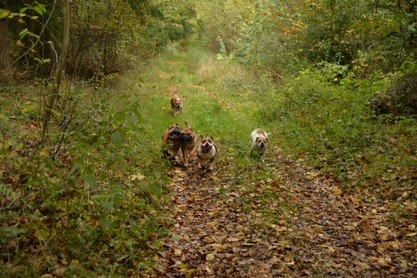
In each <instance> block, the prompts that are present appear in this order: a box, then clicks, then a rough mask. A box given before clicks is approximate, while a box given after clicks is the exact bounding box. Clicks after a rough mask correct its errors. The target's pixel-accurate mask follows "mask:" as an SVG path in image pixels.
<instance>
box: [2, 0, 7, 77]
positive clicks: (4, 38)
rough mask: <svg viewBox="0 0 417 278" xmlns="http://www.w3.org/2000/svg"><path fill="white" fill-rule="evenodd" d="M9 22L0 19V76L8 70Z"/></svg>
mask: <svg viewBox="0 0 417 278" xmlns="http://www.w3.org/2000/svg"><path fill="white" fill-rule="evenodd" d="M4 8H5V6H4V3H3V1H1V0H0V9H4ZM8 33H9V23H8V22H7V21H6V19H0V78H1V77H2V76H4V74H6V73H7V71H8V70H9V38H8Z"/></svg>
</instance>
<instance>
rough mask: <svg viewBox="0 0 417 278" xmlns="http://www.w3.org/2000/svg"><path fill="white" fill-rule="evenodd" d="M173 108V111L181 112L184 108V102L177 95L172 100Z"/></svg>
mask: <svg viewBox="0 0 417 278" xmlns="http://www.w3.org/2000/svg"><path fill="white" fill-rule="evenodd" d="M171 107H172V108H173V109H177V110H180V109H181V108H182V100H181V98H180V97H179V96H177V95H175V96H173V97H172V99H171Z"/></svg>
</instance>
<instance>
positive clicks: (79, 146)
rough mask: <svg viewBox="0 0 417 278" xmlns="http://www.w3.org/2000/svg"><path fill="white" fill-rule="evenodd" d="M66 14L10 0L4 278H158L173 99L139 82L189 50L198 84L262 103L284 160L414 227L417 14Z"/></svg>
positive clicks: (155, 6)
mask: <svg viewBox="0 0 417 278" xmlns="http://www.w3.org/2000/svg"><path fill="white" fill-rule="evenodd" d="M66 2H69V1H64V0H56V1H53V0H48V1H47V0H39V1H36V2H33V1H24V0H0V100H1V102H0V107H1V114H0V131H1V134H0V205H1V208H0V210H1V213H0V220H1V221H0V222H1V226H0V247H1V248H0V249H1V257H2V260H1V261H0V271H1V272H2V273H3V274H5V275H6V276H10V277H11V276H14V277H17V276H19V277H20V276H32V277H33V276H40V275H43V274H47V273H54V275H58V276H59V275H79V276H84V275H90V274H91V273H95V274H99V273H101V274H103V275H106V274H114V275H117V274H118V275H125V274H126V273H130V274H131V275H139V274H143V273H148V274H150V275H152V273H153V269H154V256H155V254H157V252H158V251H159V250H160V249H161V242H160V241H159V238H161V237H163V236H165V235H167V234H168V233H169V232H168V230H167V227H168V220H166V217H165V216H164V213H165V212H164V210H163V209H162V208H161V206H162V205H161V204H162V203H164V202H166V200H165V199H164V196H165V195H166V194H167V192H166V191H167V189H166V188H165V186H164V184H166V183H167V182H168V177H167V176H166V170H167V168H169V165H167V164H166V163H165V164H164V163H163V162H161V160H160V159H159V157H158V158H155V157H156V156H158V153H159V145H158V144H159V140H160V134H161V130H162V129H159V130H155V131H149V130H152V129H154V126H153V125H151V122H149V119H148V118H149V117H150V116H149V115H147V114H146V113H143V111H145V110H146V108H144V107H146V105H147V103H146V99H147V98H152V97H151V96H146V95H147V92H149V91H152V90H154V91H153V92H156V91H164V90H165V88H162V87H158V85H157V84H155V85H154V86H153V87H151V88H150V89H149V87H147V86H146V83H145V82H144V80H143V79H142V77H141V74H145V73H146V72H147V70H148V69H149V66H150V65H151V64H152V61H153V59H155V58H156V57H160V55H163V54H164V53H166V52H171V53H178V52H186V51H187V49H193V51H194V52H192V54H193V55H194V56H189V57H188V59H189V60H190V63H189V67H190V70H191V71H192V72H194V73H196V74H197V75H198V82H197V83H198V84H197V85H202V84H212V85H213V84H214V83H217V85H216V86H218V87H219V88H221V89H222V90H224V92H226V93H230V94H232V95H242V96H243V95H248V94H251V95H253V96H254V99H256V101H254V105H256V106H255V109H254V110H253V111H251V114H250V116H251V117H255V118H256V122H257V123H260V124H263V125H264V126H266V127H268V128H270V129H272V130H273V132H274V134H275V136H276V137H277V138H279V139H277V142H276V143H277V144H279V146H280V147H281V148H282V150H283V152H284V153H285V154H286V155H288V156H289V157H292V158H293V159H296V160H298V161H300V163H303V164H305V165H308V166H309V167H312V169H314V170H315V171H316V174H318V175H321V176H326V177H328V178H332V179H334V180H335V181H336V182H338V183H339V184H340V185H341V187H342V188H343V190H345V191H346V192H350V191H353V192H363V194H364V200H365V201H366V202H371V203H372V202H381V203H384V204H387V203H388V204H389V205H388V206H389V207H390V209H391V210H392V212H393V213H392V214H391V217H392V218H393V219H395V221H398V222H399V223H401V221H403V219H407V221H409V220H415V219H416V216H417V195H416V189H417V188H416V184H417V139H416V138H417V124H416V115H417V89H416V86H417V74H416V72H417V59H416V55H417V10H416V9H417V2H416V1H414V0H358V1H347V0H314V1H313V0H307V1H293V0H286V1H285V0H283V1H274V0H255V1H244V0H226V1H223V0H221V1H220V0H213V1H199V0H175V1H165V0H100V1H98V0H73V1H72V6H71V9H70V10H69V11H70V12H69V13H67V14H66V13H65V5H66V4H68V3H66ZM67 11H68V10H67ZM66 15H67V16H69V17H70V25H69V26H68V28H69V38H68V40H67V41H68V44H67V45H66V43H65V36H64V34H65V32H64V29H65V24H66V23H65V18H66ZM69 17H67V18H69ZM67 23H69V21H67ZM65 48H66V50H65V53H66V55H65V59H63V57H62V56H60V55H61V54H62V53H63V49H65ZM187 53H188V52H187ZM210 55H211V56H210ZM201 57H204V58H205V60H202V59H201ZM206 57H211V58H207V59H206ZM63 70H64V72H65V74H64V75H63V76H60V75H59V73H60V72H62V71H63ZM132 71H134V72H135V75H134V76H133V75H132V74H131V72H132ZM129 82H130V83H129ZM172 82H174V83H175V82H176V80H173V81H172ZM210 82H211V83H210ZM126 84H134V85H131V87H129V86H127V85H126ZM174 85H175V84H174ZM51 95H56V99H54V101H53V102H52V103H50V102H48V100H49V99H50V96H51ZM145 96H146V97H145ZM255 96H256V98H255ZM48 111H49V112H50V115H49V116H46V115H47V114H48ZM161 122H162V124H161V128H162V126H166V125H168V124H170V123H168V122H166V121H163V120H161ZM45 123H47V126H48V129H46V130H45V129H44V126H45ZM144 142H146V143H144ZM224 144H226V143H224ZM239 144H241V145H244V144H245V142H241V143H240V142H239ZM138 169H139V170H138ZM404 221H405V220H404ZM410 230H411V234H413V232H414V230H415V226H414V228H413V227H410ZM414 236H415V235H414ZM413 242H414V243H413V244H414V247H416V245H415V244H416V243H415V241H413ZM86 250H88V252H86Z"/></svg>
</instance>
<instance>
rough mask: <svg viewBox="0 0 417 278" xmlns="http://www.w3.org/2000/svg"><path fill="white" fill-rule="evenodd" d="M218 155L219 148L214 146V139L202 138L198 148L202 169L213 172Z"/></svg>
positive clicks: (210, 137)
mask: <svg viewBox="0 0 417 278" xmlns="http://www.w3.org/2000/svg"><path fill="white" fill-rule="evenodd" d="M216 155H217V147H216V146H215V145H214V142H213V137H212V136H209V137H202V138H201V141H200V143H199V144H198V148H197V158H198V162H199V163H200V169H203V170H208V171H212V170H213V161H214V158H215V157H216Z"/></svg>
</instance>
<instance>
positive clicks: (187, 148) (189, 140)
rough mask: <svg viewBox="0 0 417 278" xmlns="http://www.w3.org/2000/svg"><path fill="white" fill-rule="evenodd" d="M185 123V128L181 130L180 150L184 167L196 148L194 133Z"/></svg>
mask: <svg viewBox="0 0 417 278" xmlns="http://www.w3.org/2000/svg"><path fill="white" fill-rule="evenodd" d="M184 123H185V126H186V127H185V128H183V129H181V150H182V157H183V159H184V166H185V167H188V165H189V162H190V161H191V160H192V159H193V158H194V156H195V149H196V146H197V138H196V135H195V133H194V130H193V129H192V128H191V127H189V125H188V123H187V122H184Z"/></svg>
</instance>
